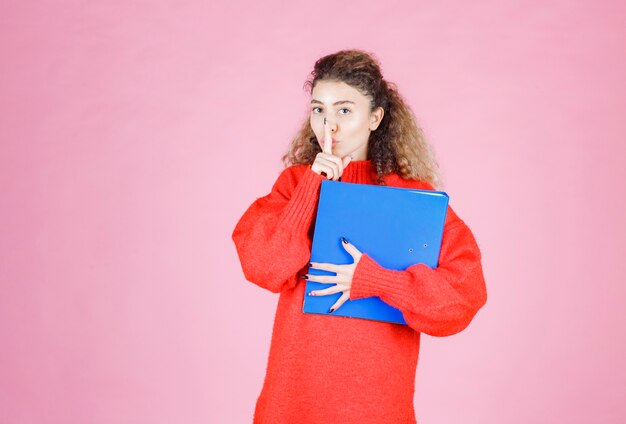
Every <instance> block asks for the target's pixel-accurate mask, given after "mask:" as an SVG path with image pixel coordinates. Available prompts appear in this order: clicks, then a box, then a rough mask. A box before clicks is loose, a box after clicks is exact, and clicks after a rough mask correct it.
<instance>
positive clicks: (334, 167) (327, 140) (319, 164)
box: [311, 118, 352, 181]
mask: <svg viewBox="0 0 626 424" xmlns="http://www.w3.org/2000/svg"><path fill="white" fill-rule="evenodd" d="M332 149H333V136H332V133H331V131H330V124H329V123H328V120H327V119H326V118H324V143H323V144H322V151H321V152H319V153H318V154H317V156H315V161H313V164H312V165H311V169H312V170H313V171H314V172H316V173H318V174H320V175H322V174H325V175H326V178H328V179H329V180H335V181H337V180H339V178H340V177H341V175H342V174H343V170H344V168H345V167H346V166H348V164H349V163H350V161H351V160H352V158H351V157H350V156H349V155H348V156H346V157H344V158H343V159H341V158H340V157H338V156H335V155H333V152H332Z"/></svg>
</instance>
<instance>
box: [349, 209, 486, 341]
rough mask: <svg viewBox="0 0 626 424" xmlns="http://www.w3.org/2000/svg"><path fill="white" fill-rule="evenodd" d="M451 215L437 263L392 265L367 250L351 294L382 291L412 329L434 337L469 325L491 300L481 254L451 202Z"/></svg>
mask: <svg viewBox="0 0 626 424" xmlns="http://www.w3.org/2000/svg"><path fill="white" fill-rule="evenodd" d="M446 218H447V219H446V223H445V226H444V233H443V239H442V243H441V251H440V253H439V266H438V267H437V268H434V269H432V268H430V267H429V266H427V265H424V264H415V265H411V266H410V267H408V268H407V269H405V270H404V271H397V270H390V269H387V268H384V267H382V266H380V265H379V264H378V263H376V261H374V259H372V258H371V257H370V256H368V255H367V254H365V253H364V254H363V256H362V257H361V260H360V261H359V263H358V265H357V267H356V268H355V270H354V276H353V279H352V288H351V290H350V292H351V293H350V299H360V298H364V297H370V296H379V297H380V298H381V299H382V300H383V301H384V302H386V303H388V304H389V305H391V306H394V307H396V308H398V309H399V310H400V311H401V312H402V314H403V316H404V319H405V321H406V322H407V324H408V325H409V326H410V327H411V328H413V329H415V330H416V331H419V332H423V333H426V334H429V335H431V336H449V335H452V334H455V333H458V332H460V331H461V330H463V329H465V328H466V327H467V326H468V325H469V323H470V321H471V320H472V319H473V317H474V315H476V312H478V310H479V309H480V308H481V307H482V306H483V305H484V304H485V303H486V302H487V290H486V286H485V280H484V277H483V271H482V265H481V253H480V249H479V248H478V245H477V244H476V240H475V239H474V236H473V234H472V232H471V231H470V229H469V227H467V225H466V224H465V223H464V222H463V221H462V220H461V219H460V218H458V217H457V216H456V214H455V213H454V211H452V209H451V208H450V207H448V214H447V217H446Z"/></svg>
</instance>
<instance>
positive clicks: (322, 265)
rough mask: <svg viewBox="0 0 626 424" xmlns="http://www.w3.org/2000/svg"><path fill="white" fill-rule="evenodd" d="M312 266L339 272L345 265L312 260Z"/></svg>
mask: <svg viewBox="0 0 626 424" xmlns="http://www.w3.org/2000/svg"><path fill="white" fill-rule="evenodd" d="M311 268H315V269H321V270H323V271H330V272H336V273H338V274H339V273H341V272H342V270H343V265H337V264H329V263H321V262H311Z"/></svg>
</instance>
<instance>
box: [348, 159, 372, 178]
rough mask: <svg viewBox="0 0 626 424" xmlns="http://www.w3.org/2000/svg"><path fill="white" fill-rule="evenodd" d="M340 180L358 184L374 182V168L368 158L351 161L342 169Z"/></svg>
mask: <svg viewBox="0 0 626 424" xmlns="http://www.w3.org/2000/svg"><path fill="white" fill-rule="evenodd" d="M341 181H343V182H348V183H358V184H374V183H375V181H376V169H375V167H374V165H373V164H372V161H371V160H370V159H367V160H355V161H351V162H350V163H349V164H348V166H346V168H345V169H344V170H343V175H342V177H341Z"/></svg>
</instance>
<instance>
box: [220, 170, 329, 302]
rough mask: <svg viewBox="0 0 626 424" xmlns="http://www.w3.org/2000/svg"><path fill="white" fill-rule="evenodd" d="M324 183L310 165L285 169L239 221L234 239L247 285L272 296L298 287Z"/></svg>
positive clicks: (308, 254)
mask: <svg viewBox="0 0 626 424" xmlns="http://www.w3.org/2000/svg"><path fill="white" fill-rule="evenodd" d="M323 179H324V177H322V176H321V175H319V174H317V173H315V172H314V171H312V170H311V167H310V166H308V167H306V168H304V172H303V171H302V168H300V169H297V168H296V167H289V168H286V169H285V170H283V172H282V173H281V174H280V176H279V177H278V179H277V180H276V183H274V186H273V187H272V190H271V192H270V193H269V194H268V195H266V196H264V197H261V198H259V199H257V200H256V201H254V203H252V205H251V206H250V207H249V208H248V209H247V210H246V212H245V213H244V214H243V216H242V217H241V218H240V219H239V222H238V223H237V225H236V226H235V229H234V231H233V234H232V239H233V242H234V243H235V247H236V249H237V254H238V255H239V260H240V262H241V267H242V270H243V273H244V276H245V277H246V279H247V280H248V281H250V282H252V283H255V284H257V285H259V286H260V287H263V288H266V289H268V290H270V291H271V292H274V293H278V292H280V291H282V290H285V289H289V288H293V287H294V286H295V285H296V284H297V282H298V281H297V273H298V271H299V270H301V269H302V268H304V267H305V266H306V264H307V263H308V261H309V259H310V257H311V240H310V238H309V234H308V233H309V229H310V227H311V224H312V223H313V218H314V216H315V209H316V207H317V201H318V199H319V190H320V185H321V182H322V180H323Z"/></svg>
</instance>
